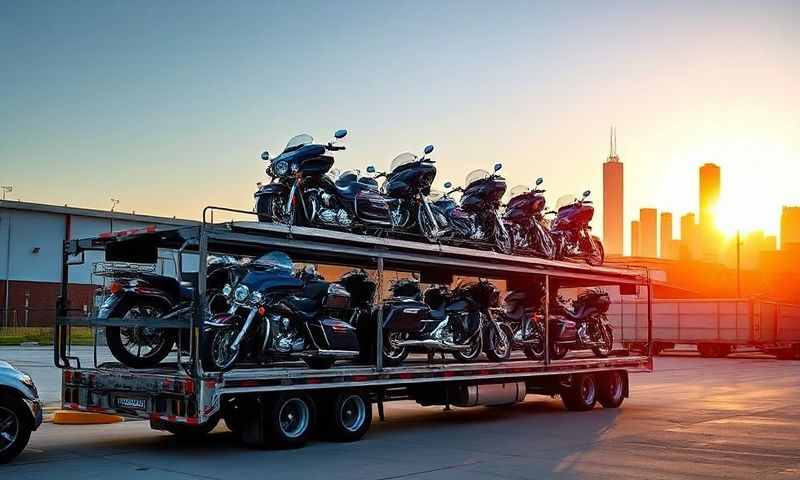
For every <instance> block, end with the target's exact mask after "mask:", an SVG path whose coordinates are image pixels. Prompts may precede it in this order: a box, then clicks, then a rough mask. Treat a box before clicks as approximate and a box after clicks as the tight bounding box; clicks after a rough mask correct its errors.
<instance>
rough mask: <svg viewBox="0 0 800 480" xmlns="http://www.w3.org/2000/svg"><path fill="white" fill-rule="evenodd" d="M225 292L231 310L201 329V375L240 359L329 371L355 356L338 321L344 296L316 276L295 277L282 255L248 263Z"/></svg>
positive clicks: (349, 333)
mask: <svg viewBox="0 0 800 480" xmlns="http://www.w3.org/2000/svg"><path fill="white" fill-rule="evenodd" d="M224 293H225V294H226V295H227V296H228V298H229V299H230V301H231V303H232V306H231V308H230V309H229V310H228V312H226V313H222V314H218V315H215V316H214V317H212V318H211V319H210V320H208V321H207V322H206V324H205V326H204V332H203V335H202V342H201V349H200V351H201V358H202V360H203V367H204V368H205V369H206V370H209V371H214V370H216V371H225V370H229V369H230V368H232V367H233V366H234V365H235V364H236V363H237V362H238V361H239V360H248V361H250V362H253V363H257V364H268V363H271V362H275V361H280V360H296V359H302V360H303V361H305V362H306V363H307V364H308V365H309V366H310V367H311V368H330V367H331V366H333V364H334V362H335V361H336V360H337V359H351V358H355V357H357V356H358V351H359V345H358V338H357V335H356V331H355V327H353V326H352V325H351V324H349V323H348V322H345V321H343V320H341V319H340V318H341V317H342V316H343V315H344V316H346V314H343V313H342V312H345V311H347V310H349V309H350V294H349V293H348V291H347V290H346V289H345V288H344V287H342V286H341V285H338V284H335V283H329V282H326V281H324V280H321V279H319V277H317V276H315V275H309V276H308V277H307V278H298V276H296V275H294V274H293V264H292V260H291V259H290V258H289V256H288V255H286V254H284V253H282V252H270V253H268V254H266V255H263V256H261V257H259V258H258V259H256V260H254V261H253V262H251V263H250V265H249V270H248V272H247V274H246V275H245V276H244V277H243V278H242V279H241V280H240V281H239V282H238V283H237V284H235V285H227V286H226V287H225V289H224ZM337 313H338V314H337ZM337 317H339V318H337Z"/></svg>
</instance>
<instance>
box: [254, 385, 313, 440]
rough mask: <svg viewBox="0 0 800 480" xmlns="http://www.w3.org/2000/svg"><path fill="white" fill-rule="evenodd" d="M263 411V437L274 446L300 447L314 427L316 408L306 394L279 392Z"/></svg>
mask: <svg viewBox="0 0 800 480" xmlns="http://www.w3.org/2000/svg"><path fill="white" fill-rule="evenodd" d="M264 413H265V415H264V417H263V422H264V423H263V425H262V428H263V429H264V438H265V439H266V440H267V443H268V444H269V445H270V446H272V447H274V448H280V449H288V448H300V447H302V446H303V445H305V444H306V442H307V441H308V438H309V436H310V435H311V432H312V430H313V429H314V421H315V417H316V408H315V406H314V402H313V401H312V400H311V398H310V397H308V396H307V395H302V394H296V393H290V392H287V393H281V394H280V395H277V396H275V397H273V398H272V399H271V401H270V402H269V404H268V405H267V406H266V409H265V412H264Z"/></svg>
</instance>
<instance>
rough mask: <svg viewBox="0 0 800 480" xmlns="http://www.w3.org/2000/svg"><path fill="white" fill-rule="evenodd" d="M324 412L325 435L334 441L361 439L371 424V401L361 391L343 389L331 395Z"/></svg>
mask: <svg viewBox="0 0 800 480" xmlns="http://www.w3.org/2000/svg"><path fill="white" fill-rule="evenodd" d="M330 400H331V401H330V402H329V403H328V405H327V408H328V411H327V412H326V419H325V420H326V422H325V423H326V425H325V436H326V437H328V438H329V439H330V440H333V441H336V442H354V441H356V440H361V437H363V436H364V435H365V434H366V433H367V430H369V427H370V425H372V402H371V401H370V398H369V395H367V394H365V393H363V392H356V391H352V390H351V391H345V392H341V393H338V394H336V395H335V396H333V397H332V398H331V399H330Z"/></svg>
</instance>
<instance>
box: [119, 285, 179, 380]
mask: <svg viewBox="0 0 800 480" xmlns="http://www.w3.org/2000/svg"><path fill="white" fill-rule="evenodd" d="M165 313H166V309H165V308H164V307H163V306H162V305H159V304H157V303H154V302H152V301H145V300H144V299H139V300H137V299H134V300H133V301H130V300H123V302H122V303H121V304H120V305H119V306H117V308H116V309H115V310H114V312H113V313H112V314H111V317H112V318H122V319H123V320H124V319H125V318H133V316H135V315H138V316H146V317H161V316H163V315H164V314H165ZM130 330H131V328H130V327H106V342H107V343H108V349H109V350H111V354H112V355H113V356H114V358H116V359H117V360H119V362H120V363H122V364H123V365H126V366H128V367H131V368H152V367H155V366H156V365H158V364H159V363H161V361H162V360H164V359H165V358H167V355H169V354H170V352H172V347H173V346H174V345H175V337H176V333H175V331H174V330H170V329H158V328H154V329H149V330H152V332H148V331H146V330H147V329H146V327H133V331H132V332H130ZM129 334H132V335H134V336H136V337H141V336H142V335H147V336H151V335H158V336H159V338H160V341H159V342H158V344H154V345H153V346H151V347H149V348H150V351H148V352H147V353H145V354H144V355H142V350H141V347H142V345H141V344H140V345H138V348H137V353H136V354H134V353H133V352H132V351H130V350H129V348H131V346H130V343H128V344H127V345H128V347H126V342H124V341H123V338H122V337H123V336H126V335H129Z"/></svg>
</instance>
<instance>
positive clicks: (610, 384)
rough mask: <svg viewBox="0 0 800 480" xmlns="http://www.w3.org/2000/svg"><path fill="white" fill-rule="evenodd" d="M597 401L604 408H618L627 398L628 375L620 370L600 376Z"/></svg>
mask: <svg viewBox="0 0 800 480" xmlns="http://www.w3.org/2000/svg"><path fill="white" fill-rule="evenodd" d="M599 380H600V382H599V383H600V385H599V390H598V392H597V401H598V402H600V405H602V406H603V408H618V407H619V406H620V405H622V402H623V401H624V400H625V391H626V390H627V388H626V387H627V385H626V383H627V376H626V375H624V374H623V373H622V372H619V371H612V372H608V373H606V374H604V375H602V376H601V377H600V378H599Z"/></svg>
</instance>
